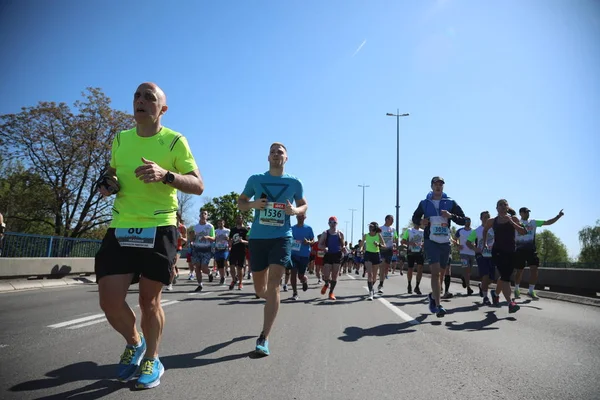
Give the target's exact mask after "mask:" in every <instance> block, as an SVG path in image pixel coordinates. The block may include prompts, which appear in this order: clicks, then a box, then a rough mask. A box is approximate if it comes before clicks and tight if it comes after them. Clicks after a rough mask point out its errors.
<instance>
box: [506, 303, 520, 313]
mask: <svg viewBox="0 0 600 400" xmlns="http://www.w3.org/2000/svg"><path fill="white" fill-rule="evenodd" d="M520 308H521V307H520V306H519V305H518V304H517V303H515V302H514V301H511V302H510V303H508V313H509V314H514V313H516V312H517V311H519V309H520Z"/></svg>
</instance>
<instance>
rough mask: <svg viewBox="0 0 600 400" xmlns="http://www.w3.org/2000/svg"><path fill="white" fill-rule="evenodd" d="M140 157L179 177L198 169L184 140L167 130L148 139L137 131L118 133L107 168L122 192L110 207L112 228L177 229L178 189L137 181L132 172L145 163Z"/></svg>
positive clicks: (162, 130) (161, 184)
mask: <svg viewBox="0 0 600 400" xmlns="http://www.w3.org/2000/svg"><path fill="white" fill-rule="evenodd" d="M142 157H144V158H145V159H146V160H149V161H154V162H155V163H156V164H158V165H160V166H161V167H162V168H164V169H166V170H168V171H171V172H176V173H178V174H187V173H189V172H192V171H194V170H195V169H197V168H198V167H197V166H196V161H195V160H194V156H193V155H192V152H191V151H190V148H189V146H188V143H187V140H186V139H185V137H183V136H182V135H181V134H180V133H178V132H175V131H172V130H171V129H169V128H166V127H163V128H162V129H161V130H160V131H159V132H158V133H157V134H156V135H154V136H151V137H141V136H138V135H137V129H136V128H133V129H130V130H127V131H122V132H120V133H118V134H117V135H116V136H115V139H114V140H113V144H112V153H111V159H110V166H111V167H112V168H114V169H115V170H116V171H117V178H118V180H119V185H120V187H121V190H120V191H119V192H118V193H117V196H116V199H115V203H114V205H113V219H112V222H111V224H110V227H111V228H151V227H155V226H169V225H173V226H177V217H176V215H175V213H176V211H177V189H175V188H174V187H172V186H170V185H165V184H164V183H162V182H155V183H144V182H143V181H141V180H140V179H138V178H137V177H136V176H135V172H134V171H135V170H136V168H138V167H140V166H142V165H143V164H144V163H143V162H142Z"/></svg>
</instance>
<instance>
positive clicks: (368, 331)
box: [338, 314, 440, 342]
mask: <svg viewBox="0 0 600 400" xmlns="http://www.w3.org/2000/svg"><path fill="white" fill-rule="evenodd" d="M426 318H427V315H425V314H421V315H420V316H418V317H417V318H415V319H416V320H417V321H418V322H419V323H423V321H425V319H426ZM435 322H437V324H436V325H439V324H440V322H439V321H435ZM415 325H416V324H414V323H410V322H402V323H398V324H385V325H377V326H374V327H372V328H361V327H359V326H349V327H347V328H346V329H344V336H340V337H338V340H341V341H342V342H356V341H357V340H359V339H362V338H363V337H366V336H378V337H380V336H390V335H399V334H402V333H411V332H416V329H409V328H412V327H414V326H415Z"/></svg>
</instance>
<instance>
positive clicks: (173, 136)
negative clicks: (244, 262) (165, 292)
mask: <svg viewBox="0 0 600 400" xmlns="http://www.w3.org/2000/svg"><path fill="white" fill-rule="evenodd" d="M167 108H168V107H167V103H166V96H165V94H164V92H163V91H162V90H161V89H160V88H159V87H158V86H157V85H156V84H154V83H143V84H141V85H140V86H139V87H138V88H137V90H136V92H135V94H134V97H133V111H134V118H135V122H136V126H135V128H133V129H130V130H127V131H122V132H120V133H117V135H116V136H115V139H114V140H113V143H112V151H111V159H110V166H109V168H108V170H107V172H106V174H105V175H104V176H103V177H102V178H101V179H100V180H99V181H98V190H99V192H100V193H101V194H102V195H103V196H110V195H113V194H116V199H115V201H114V205H113V219H112V222H111V224H110V228H109V229H108V231H107V232H106V235H105V236H104V239H103V240H102V245H101V246H100V249H99V250H98V253H97V254H96V257H95V263H94V270H95V274H96V280H97V282H98V293H99V297H100V307H101V308H102V311H104V313H105V315H106V319H107V320H108V322H109V323H110V324H111V326H112V327H113V328H114V329H115V330H116V331H118V332H119V333H120V334H121V335H122V336H123V337H124V338H125V340H126V341H127V346H126V347H125V351H124V352H123V355H122V356H121V361H120V362H119V365H118V372H117V376H118V379H119V380H120V381H129V380H131V379H133V378H135V377H136V376H137V375H138V372H139V378H138V380H137V382H136V387H137V388H141V389H148V388H153V387H156V386H158V385H159V384H160V377H161V376H162V375H163V373H164V367H163V365H162V363H161V362H160V359H159V358H158V346H159V343H160V338H161V335H162V330H163V326H164V321H165V314H164V312H163V309H162V307H161V305H160V300H161V293H162V288H163V285H168V284H169V282H170V277H171V271H172V269H173V262H174V260H175V254H176V252H177V240H176V239H177V216H176V212H177V208H178V207H177V190H180V191H182V192H184V193H192V194H197V195H200V194H202V192H203V191H204V183H203V182H202V178H201V176H200V172H199V171H198V167H197V166H196V162H195V161H194V157H193V155H192V153H191V151H190V148H189V146H188V144H187V140H186V139H185V138H184V137H183V136H182V135H181V134H179V133H177V132H175V131H172V130H171V129H169V128H166V127H164V126H162V125H161V122H160V120H161V117H162V115H163V114H164V113H165V112H166V111H167ZM171 170H172V171H171ZM136 276H140V280H139V302H140V310H141V313H142V323H141V326H142V331H143V335H142V334H140V333H139V332H138V330H137V328H136V318H135V313H134V312H133V310H132V309H131V308H130V307H129V305H128V304H127V303H126V300H125V297H126V295H127V290H128V289H129V285H130V284H131V282H132V281H133V280H134V278H135V277H136Z"/></svg>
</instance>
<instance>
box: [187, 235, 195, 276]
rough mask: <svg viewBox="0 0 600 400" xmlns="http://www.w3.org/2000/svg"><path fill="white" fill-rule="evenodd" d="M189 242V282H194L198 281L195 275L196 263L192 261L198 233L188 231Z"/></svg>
mask: <svg viewBox="0 0 600 400" xmlns="http://www.w3.org/2000/svg"><path fill="white" fill-rule="evenodd" d="M187 235H188V242H187V263H188V268H189V276H188V281H193V280H194V279H196V276H195V275H194V262H193V261H192V251H193V243H194V241H195V240H196V232H194V230H193V229H192V230H190V231H188V234H187Z"/></svg>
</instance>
